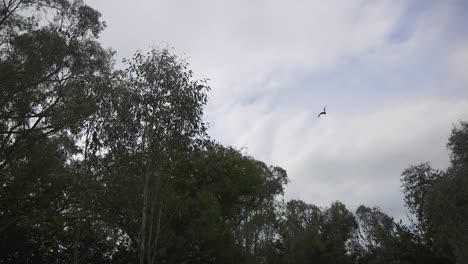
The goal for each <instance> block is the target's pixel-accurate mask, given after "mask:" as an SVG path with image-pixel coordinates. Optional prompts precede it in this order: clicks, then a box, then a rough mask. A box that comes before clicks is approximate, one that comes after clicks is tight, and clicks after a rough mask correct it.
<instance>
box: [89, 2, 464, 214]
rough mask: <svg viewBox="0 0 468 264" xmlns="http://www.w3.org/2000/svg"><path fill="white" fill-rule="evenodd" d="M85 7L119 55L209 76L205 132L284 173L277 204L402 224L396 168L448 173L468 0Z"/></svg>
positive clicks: (460, 102) (460, 105)
mask: <svg viewBox="0 0 468 264" xmlns="http://www.w3.org/2000/svg"><path fill="white" fill-rule="evenodd" d="M86 3H88V4H89V5H91V6H92V7H94V8H96V9H98V10H99V11H100V12H101V13H102V18H103V20H104V21H106V23H107V25H108V27H107V28H106V30H105V31H104V32H103V34H102V37H101V40H102V43H103V44H104V45H105V46H107V47H111V48H113V49H114V50H115V51H116V52H117V57H118V58H119V60H120V59H121V58H124V57H130V56H131V55H132V53H133V52H135V51H136V50H137V49H142V50H148V49H149V47H150V46H159V47H168V46H169V47H173V48H174V52H175V53H176V54H177V55H180V56H181V57H183V58H187V59H188V61H189V63H190V65H191V66H190V68H191V69H193V70H194V71H195V73H196V75H197V76H198V77H207V78H209V79H211V81H210V82H209V83H210V85H211V87H212V91H211V92H210V93H209V98H210V99H209V104H208V106H207V108H206V119H207V121H208V122H209V123H210V130H209V134H210V136H212V137H213V138H214V139H216V140H218V141H220V142H221V143H223V144H226V145H232V146H235V147H238V148H245V149H246V152H248V153H249V154H251V155H252V156H254V157H255V158H256V159H260V160H263V161H265V162H267V163H269V164H273V165H278V166H281V167H283V168H284V169H286V170H287V172H288V175H289V178H290V180H291V182H290V183H289V184H288V186H287V188H286V199H302V200H304V201H306V202H308V203H313V204H316V205H319V206H328V205H329V204H330V203H331V202H332V201H335V200H340V201H343V202H345V203H346V204H347V205H348V206H349V208H350V209H351V210H354V209H355V208H356V206H358V205H360V204H366V205H368V206H380V207H381V208H382V209H383V210H384V211H385V212H387V213H389V214H391V215H393V216H395V217H396V218H399V217H404V215H405V212H406V210H405V208H404V207H403V194H402V192H401V189H400V174H401V172H402V170H403V169H404V168H406V167H408V166H410V165H412V164H417V163H420V162H424V161H430V162H431V164H432V165H433V166H434V167H436V168H444V167H445V166H447V163H448V153H447V150H446V148H445V144H446V142H447V137H448V135H449V133H450V130H451V127H452V124H454V123H457V122H459V121H461V120H468V31H467V28H466V25H468V2H467V1H463V0H460V1H451V0H440V1H436V0H434V1H431V0H419V1H418V0H415V1H410V0H382V1H377V0H376V1H373V0H341V1H337V0H336V1H335V0H329V1H318V0H317V1H312V0H287V1H286V0H284V1H279V0H232V1H221V0H197V1H189V0H186V1H182V0H145V1H144V0H134V1H128V0H106V1H104V0H87V1H86ZM324 105H327V115H326V116H323V118H320V119H319V118H317V114H318V113H319V112H320V111H321V110H322V108H323V106H324Z"/></svg>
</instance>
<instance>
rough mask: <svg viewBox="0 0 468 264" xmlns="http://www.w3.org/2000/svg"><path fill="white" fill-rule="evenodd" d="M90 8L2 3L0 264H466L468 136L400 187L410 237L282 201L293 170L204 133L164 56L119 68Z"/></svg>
mask: <svg viewBox="0 0 468 264" xmlns="http://www.w3.org/2000/svg"><path fill="white" fill-rule="evenodd" d="M104 28H105V23H104V22H102V21H101V19H100V13H99V12H98V11H97V10H95V9H93V8H92V7H90V6H87V5H86V4H84V3H83V1H70V0H5V1H2V3H0V263H141V264H143V263H362V264H364V263H394V264H396V263H468V222H467V220H466V219H468V206H467V205H468V177H467V176H468V175H467V173H468V170H467V168H468V123H466V122H461V123H460V124H459V125H458V126H455V127H454V128H453V130H452V132H451V134H450V137H449V140H448V145H447V146H448V149H449V151H450V155H451V162H450V166H449V167H448V168H447V169H446V170H443V171H440V170H435V169H432V168H431V167H430V165H429V164H428V163H424V164H419V165H415V166H412V167H410V168H407V169H406V170H404V171H403V173H402V178H401V179H402V189H403V191H404V194H405V203H406V206H407V208H408V210H409V212H410V213H411V216H412V217H410V218H409V219H410V220H411V222H410V224H407V223H406V224H404V223H402V222H401V221H400V222H396V221H395V220H394V219H393V218H392V217H390V216H388V215H387V214H385V213H384V212H382V211H381V210H380V209H379V208H378V207H368V206H365V205H362V206H360V207H359V208H357V210H356V211H355V212H351V211H350V210H349V209H347V208H346V206H345V205H344V204H343V203H342V202H339V201H336V202H334V203H332V204H331V205H330V206H329V207H325V208H323V207H318V206H315V205H313V204H307V203H305V202H303V201H301V200H291V201H284V199H283V198H282V195H283V192H284V188H285V186H286V184H287V182H288V177H287V173H286V171H285V170H284V169H282V168H280V167H277V166H271V165H267V164H265V163H264V162H262V161H259V160H256V159H254V158H253V157H251V156H248V155H245V154H243V153H241V152H240V151H239V150H237V149H235V148H233V147H229V146H223V145H221V144H219V143H218V142H216V141H215V140H213V139H211V138H210V137H209V135H208V134H207V124H205V122H204V119H203V109H204V106H205V104H206V103H207V92H208V91H209V90H210V87H209V85H208V83H207V81H206V80H204V79H197V78H195V77H194V74H193V72H192V71H191V70H190V69H189V65H188V63H187V62H186V61H185V60H182V59H180V58H178V57H177V56H176V55H174V54H172V53H171V52H170V51H169V50H167V49H152V50H150V51H149V52H146V53H145V52H136V53H135V54H134V56H133V57H132V58H129V59H126V60H124V61H123V64H124V65H125V67H124V68H123V69H115V68H114V63H115V62H114V52H113V51H112V50H109V49H105V48H103V47H102V46H101V44H100V43H99V41H98V37H99V34H100V33H101V31H102V30H103V29H104Z"/></svg>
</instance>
